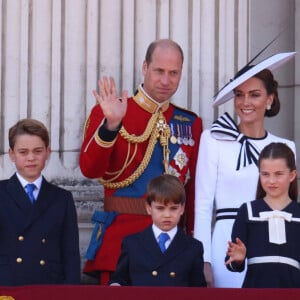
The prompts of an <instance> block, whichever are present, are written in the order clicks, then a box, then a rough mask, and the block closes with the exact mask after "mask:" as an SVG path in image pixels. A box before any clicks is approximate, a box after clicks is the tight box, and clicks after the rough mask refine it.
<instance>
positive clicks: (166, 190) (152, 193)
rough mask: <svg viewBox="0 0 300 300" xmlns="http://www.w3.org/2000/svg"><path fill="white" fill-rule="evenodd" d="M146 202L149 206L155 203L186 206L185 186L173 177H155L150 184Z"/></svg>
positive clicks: (165, 175)
mask: <svg viewBox="0 0 300 300" xmlns="http://www.w3.org/2000/svg"><path fill="white" fill-rule="evenodd" d="M146 201H147V203H148V204H149V205H151V203H152V202H153V201H156V202H161V203H164V204H167V203H174V204H184V203H185V201H186V195H185V189H184V186H183V184H182V182H181V181H180V180H179V179H178V178H177V177H175V176H173V175H169V174H164V175H161V176H158V177H155V178H153V179H152V180H151V181H150V182H149V183H148V186H147V198H146Z"/></svg>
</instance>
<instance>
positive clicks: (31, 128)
mask: <svg viewBox="0 0 300 300" xmlns="http://www.w3.org/2000/svg"><path fill="white" fill-rule="evenodd" d="M23 134H29V135H35V136H38V137H40V138H41V139H42V141H43V142H44V143H45V146H46V148H47V147H48V146H49V143H50V139H49V133H48V129H47V128H46V127H45V125H44V124H43V123H42V122H40V121H38V120H35V119H22V120H20V121H18V122H17V123H16V124H15V125H14V126H12V127H11V128H10V129H9V131H8V143H9V147H10V148H11V149H14V147H15V144H16V138H17V136H19V135H23Z"/></svg>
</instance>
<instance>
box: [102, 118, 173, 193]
mask: <svg viewBox="0 0 300 300" xmlns="http://www.w3.org/2000/svg"><path fill="white" fill-rule="evenodd" d="M120 134H121V136H122V137H123V138H124V139H125V140H126V141H127V142H128V152H127V158H126V161H125V164H124V165H123V167H122V169H121V170H120V171H118V172H116V173H115V174H116V176H115V177H113V178H111V179H108V180H106V179H103V178H100V179H99V181H100V182H101V183H102V184H103V185H104V186H105V187H106V188H109V189H119V188H123V187H127V186H129V185H130V184H132V183H133V182H134V181H135V180H136V179H138V178H139V177H140V176H141V174H142V173H143V172H144V171H145V169H146V168H147V166H148V164H149V162H150V159H151V156H152V153H153V150H154V147H155V145H156V143H157V140H158V138H159V140H160V144H161V146H162V147H163V156H164V158H163V162H162V163H163V165H164V169H165V173H168V168H169V153H170V150H169V148H168V144H169V143H168V140H169V138H170V135H171V130H170V127H169V125H168V124H167V122H166V119H165V117H164V115H163V114H162V112H158V113H155V114H153V115H152V117H151V118H150V120H149V122H148V125H147V127H146V129H145V131H144V132H143V134H141V135H140V136H136V135H134V134H129V133H128V132H127V131H126V130H125V128H124V127H122V128H121V129H120ZM149 137H150V138H149ZM148 138H149V143H148V146H147V149H146V153H145V155H144V158H143V160H142V162H141V163H140V165H139V166H138V168H137V169H136V170H135V171H134V172H133V173H132V174H131V175H130V176H129V177H127V178H126V179H124V180H121V181H118V182H112V181H114V180H116V179H117V178H118V177H119V176H120V175H121V174H122V173H123V171H124V170H125V169H126V167H127V166H128V165H129V164H130V163H131V162H132V159H131V160H130V161H129V162H128V158H129V152H130V144H135V153H136V149H137V148H136V147H137V144H139V143H142V142H144V141H146V140H147V139H148ZM106 174H109V173H106ZM110 174H111V173H110Z"/></svg>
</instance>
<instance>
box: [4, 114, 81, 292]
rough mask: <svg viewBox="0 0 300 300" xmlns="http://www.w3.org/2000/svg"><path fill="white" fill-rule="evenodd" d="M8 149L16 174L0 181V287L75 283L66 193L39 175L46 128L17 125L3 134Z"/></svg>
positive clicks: (73, 234) (73, 231) (75, 249)
mask: <svg viewBox="0 0 300 300" xmlns="http://www.w3.org/2000/svg"><path fill="white" fill-rule="evenodd" d="M9 147H10V148H9V157H10V159H11V161H12V162H14V164H15V166H16V170H17V171H16V173H15V174H14V175H13V176H12V177H11V178H10V179H7V180H2V181H0V199H1V201H0V286H1V285H3V286H4V285H7V286H15V285H28V284H79V283H80V254H79V238H78V225H77V215H76V210H75V205H74V201H73V197H72V194H71V193H70V192H68V191H66V190H64V189H61V188H59V187H57V186H55V185H53V184H51V183H49V182H47V181H46V180H45V178H44V177H43V176H42V175H41V172H42V170H43V169H44V167H45V163H46V161H47V159H48V157H49V155H50V146H49V134H48V130H47V128H46V127H45V126H44V125H43V124H42V123H41V122H39V121H37V120H34V119H23V120H20V121H19V122H17V123H16V124H15V125H14V126H13V127H11V128H10V129H9ZM30 187H31V189H30Z"/></svg>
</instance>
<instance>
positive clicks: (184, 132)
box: [170, 123, 195, 146]
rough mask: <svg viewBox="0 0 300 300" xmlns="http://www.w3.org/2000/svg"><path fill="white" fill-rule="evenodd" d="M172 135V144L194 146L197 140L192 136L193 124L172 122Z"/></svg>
mask: <svg viewBox="0 0 300 300" xmlns="http://www.w3.org/2000/svg"><path fill="white" fill-rule="evenodd" d="M170 127H171V137H170V142H171V143H172V144H178V145H181V144H183V145H186V146H194V145H195V141H194V139H193V137H192V126H191V125H185V124H173V123H171V124H170Z"/></svg>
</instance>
